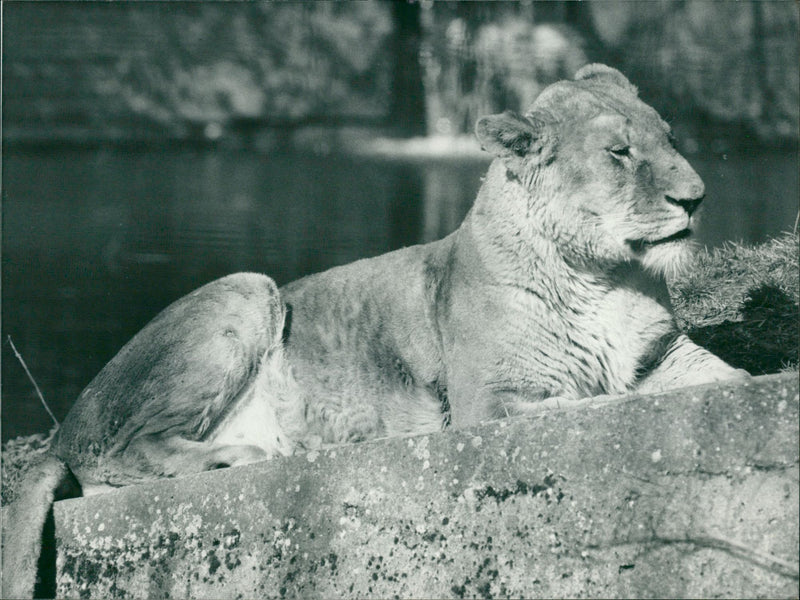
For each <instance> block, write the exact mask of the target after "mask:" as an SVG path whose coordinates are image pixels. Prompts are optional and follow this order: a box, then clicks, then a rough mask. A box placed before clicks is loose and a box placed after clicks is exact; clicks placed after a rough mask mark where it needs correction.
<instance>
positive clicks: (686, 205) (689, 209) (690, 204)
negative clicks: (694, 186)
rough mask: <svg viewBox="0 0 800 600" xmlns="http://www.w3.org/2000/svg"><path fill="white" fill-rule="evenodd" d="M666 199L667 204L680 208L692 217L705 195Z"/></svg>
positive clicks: (668, 197) (669, 197)
mask: <svg viewBox="0 0 800 600" xmlns="http://www.w3.org/2000/svg"><path fill="white" fill-rule="evenodd" d="M666 198H667V202H669V203H670V204H676V205H678V206H680V207H681V208H682V209H683V210H685V211H686V213H687V214H688V215H689V216H692V213H693V212H694V211H696V210H697V207H698V206H700V203H701V202H702V201H703V198H705V194H702V195H700V196H698V197H695V198H673V197H672V196H667V197H666Z"/></svg>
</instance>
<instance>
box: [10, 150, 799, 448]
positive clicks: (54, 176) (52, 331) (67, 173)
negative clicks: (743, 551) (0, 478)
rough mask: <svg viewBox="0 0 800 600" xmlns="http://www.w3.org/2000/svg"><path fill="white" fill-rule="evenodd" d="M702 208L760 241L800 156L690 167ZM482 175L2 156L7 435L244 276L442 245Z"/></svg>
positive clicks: (291, 272)
mask: <svg viewBox="0 0 800 600" xmlns="http://www.w3.org/2000/svg"><path fill="white" fill-rule="evenodd" d="M691 162H692V164H693V165H694V166H695V168H696V169H697V171H698V172H699V173H700V175H701V176H702V177H703V179H704V180H705V182H706V187H707V201H706V203H705V206H704V210H703V217H702V218H703V229H702V230H701V233H700V241H701V242H702V243H705V244H706V245H708V246H718V245H720V244H722V243H724V242H725V241H726V240H743V241H746V242H753V243H755V242H762V241H765V240H766V239H768V238H769V237H771V236H774V235H776V234H777V233H779V232H781V231H784V230H787V229H791V228H792V226H793V225H794V222H795V218H796V216H797V211H798V206H797V204H798V187H799V186H798V177H800V175H798V163H797V155H796V153H778V152H775V153H761V154H758V155H747V156H723V155H719V156H714V157H710V158H704V159H701V158H697V157H695V158H692V159H691ZM487 164H488V163H486V162H483V161H479V160H460V161H454V160H438V161H437V160H433V161H431V160H426V161H414V160H405V161H397V160H365V159H364V158H353V157H346V156H336V155H328V156H315V155H302V154H279V155H263V154H257V153H252V152H244V151H241V152H238V151H220V150H216V151H214V150H203V151H193V150H175V149H173V150H159V151H152V150H149V151H139V152H131V151H127V150H126V151H122V150H97V149H72V150H70V149H63V148H61V149H53V150H47V151H45V150H41V149H39V150H36V151H32V150H21V149H13V148H11V149H5V151H4V155H3V205H2V216H3V246H2V250H3V257H2V266H3V273H2V326H3V341H4V343H3V353H2V427H3V429H2V437H3V440H6V439H8V438H10V437H14V436H16V435H27V434H30V433H36V432H39V431H45V430H46V429H48V428H49V426H50V425H51V423H50V420H49V417H48V416H47V414H46V412H45V411H44V409H43V408H42V407H41V406H40V404H39V401H38V400H37V399H36V395H35V391H34V389H33V386H32V385H31V384H30V383H29V381H28V380H27V378H26V376H25V373H24V371H23V369H22V367H21V366H20V364H19V363H18V362H17V360H16V359H15V358H14V355H13V353H12V352H11V350H10V347H9V345H8V343H6V339H7V336H11V337H12V338H13V340H14V343H15V345H16V346H17V348H18V349H19V351H20V353H21V354H22V356H23V357H24V359H25V361H26V362H27V364H28V366H29V368H30V370H31V372H32V374H33V376H34V377H35V379H36V381H37V382H38V384H39V386H40V388H41V390H42V392H43V394H44V396H45V398H46V400H47V401H48V403H49V405H50V406H51V408H52V409H53V411H54V413H55V415H56V417H57V418H58V419H59V420H60V419H63V417H64V416H65V415H66V412H67V410H68V409H69V406H70V405H71V403H72V402H73V401H74V399H75V398H76V397H77V395H78V393H79V392H80V391H81V389H83V387H84V386H85V385H86V384H87V383H88V382H89V381H90V380H91V378H92V377H93V376H94V375H95V374H96V373H97V372H98V371H99V370H100V368H102V366H103V365H104V364H105V363H106V361H108V360H109V359H110V358H111V357H112V356H113V355H114V354H115V353H116V352H117V350H119V348H120V347H121V346H122V345H123V344H124V343H125V342H126V341H127V340H128V339H129V338H130V337H131V336H132V335H133V334H135V333H136V331H138V330H139V329H140V328H141V327H142V326H143V325H144V324H145V323H147V322H148V321H149V320H150V319H151V318H152V317H153V316H154V315H155V314H156V313H157V312H158V311H159V310H161V309H162V308H163V307H165V306H166V305H167V304H169V303H170V302H171V301H173V300H175V299H176V298H178V297H180V296H181V295H183V294H185V293H187V292H189V291H190V290H192V289H193V288H195V287H197V286H199V285H202V284H203V283H206V282H207V281H209V280H211V279H214V278H216V277H220V276H222V275H225V274H228V273H232V272H236V271H244V270H248V271H259V272H264V273H267V274H269V275H271V276H272V277H273V278H274V279H275V280H276V281H277V282H278V284H279V285H280V284H283V283H286V282H288V281H291V280H293V279H295V278H298V277H301V276H303V275H305V274H308V273H312V272H315V271H320V270H323V269H327V268H329V267H332V266H335V265H339V264H344V263H347V262H351V261H353V260H356V259H358V258H362V257H368V256H374V255H376V254H380V253H383V252H387V251H389V250H392V249H395V248H399V247H401V246H406V245H410V244H415V243H420V242H426V241H430V240H433V239H437V238H439V237H442V236H444V235H446V234H447V233H449V232H450V231H452V230H453V229H454V228H455V227H457V226H458V223H459V222H460V221H461V219H462V218H463V216H464V214H466V211H467V210H468V209H469V207H470V205H471V203H472V200H473V199H474V196H475V193H476V191H477V189H478V187H479V185H480V179H481V177H482V175H483V173H484V171H485V170H486V167H487Z"/></svg>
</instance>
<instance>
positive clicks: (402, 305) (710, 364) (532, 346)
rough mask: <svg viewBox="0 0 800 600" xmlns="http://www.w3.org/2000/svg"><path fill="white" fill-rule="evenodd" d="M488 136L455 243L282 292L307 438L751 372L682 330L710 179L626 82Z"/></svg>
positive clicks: (491, 121)
mask: <svg viewBox="0 0 800 600" xmlns="http://www.w3.org/2000/svg"><path fill="white" fill-rule="evenodd" d="M476 132H477V135H478V138H479V140H480V141H481V143H482V145H483V146H484V148H485V149H486V150H488V151H490V152H492V153H493V154H494V155H495V156H496V159H495V161H494V162H493V163H492V165H491V167H490V168H489V172H488V174H487V176H486V179H485V181H484V183H483V186H482V187H481V190H480V192H479V193H478V198H477V200H476V202H475V205H474V207H473V208H472V210H471V211H470V213H469V215H468V216H467V217H466V219H465V221H464V223H463V224H462V225H461V227H460V228H459V229H458V230H457V231H456V232H455V233H454V234H452V235H450V236H449V237H447V238H445V239H444V240H441V241H438V242H435V243H432V244H428V245H424V246H415V247H411V248H405V249H403V250H399V251H396V252H392V253H390V254H386V255H383V256H379V257H377V258H373V259H369V260H363V261H359V262H356V263H353V264H351V265H346V266H344V267H339V268H335V269H332V270H330V271H327V272H325V273H321V274H317V275H313V276H310V277H307V278H305V279H302V280H300V281H297V282H294V283H292V284H290V285H288V286H286V287H284V288H283V289H282V290H281V295H282V298H283V300H284V301H285V302H286V304H287V306H288V307H289V308H290V310H291V315H292V317H291V327H290V330H289V332H288V333H289V335H288V339H287V345H286V348H287V357H288V359H289V361H290V363H291V364H292V365H293V367H294V372H295V374H296V377H297V379H298V382H299V384H300V388H301V389H302V390H303V392H304V394H306V397H307V402H308V408H307V417H308V421H307V425H308V427H309V430H310V431H313V432H314V433H315V434H317V435H319V436H320V437H321V438H322V439H323V441H324V442H327V443H336V442H344V441H353V440H361V439H367V438H370V437H376V436H384V435H396V434H400V433H408V432H418V433H419V432H425V431H434V430H437V429H440V428H442V427H443V425H444V423H445V422H446V421H447V420H448V419H451V420H452V423H453V424H454V425H458V426H463V425H469V424H472V423H475V422H477V421H479V420H481V419H487V418H493V417H497V416H503V415H506V414H509V413H511V412H516V411H526V410H527V409H529V408H532V407H534V406H535V405H536V403H538V402H541V401H542V400H544V399H547V398H564V399H576V398H582V397H587V396H594V395H598V394H621V393H626V392H630V391H633V390H637V389H643V390H655V389H663V388H665V387H670V386H674V385H688V384H696V383H703V382H708V381H714V380H717V379H724V378H728V377H736V376H742V373H741V372H738V371H736V370H734V369H733V368H731V367H730V366H728V365H726V364H725V363H724V362H723V361H721V360H720V359H718V358H716V357H715V356H713V355H711V354H709V353H708V352H706V351H705V350H703V349H701V348H699V347H697V346H695V345H694V344H692V343H691V342H690V341H689V340H688V338H686V337H685V336H681V335H679V332H678V330H677V327H676V324H675V320H674V317H673V315H672V312H671V308H670V304H669V297H668V294H667V290H666V285H665V282H664V275H665V274H666V273H673V272H677V271H679V270H680V269H681V268H682V267H683V265H684V264H685V263H686V259H687V257H689V256H690V253H691V242H690V241H689V240H688V239H686V234H687V233H688V231H689V230H691V228H692V227H693V216H692V214H691V213H692V211H693V210H694V208H695V207H696V204H697V203H699V200H700V199H701V198H702V196H703V194H704V187H703V182H702V181H701V179H700V178H699V177H698V175H697V174H696V173H695V172H694V170H693V169H692V168H691V167H690V166H689V164H688V163H687V162H686V160H685V159H684V158H683V157H682V156H680V155H679V154H678V153H677V152H676V151H675V150H674V148H673V147H672V146H671V144H670V140H669V127H668V125H667V124H666V123H664V121H663V120H662V119H661V118H660V117H659V116H658V115H657V114H656V112H655V111H654V110H653V109H652V108H651V107H649V106H647V105H646V104H644V103H643V102H642V101H641V100H639V99H638V97H637V95H636V88H635V87H634V86H633V85H632V84H630V82H628V80H627V79H625V77H624V76H623V75H622V74H621V73H619V72H618V71H616V70H614V69H611V68H609V67H605V66H603V65H589V66H587V67H584V68H583V69H581V71H580V72H579V73H578V74H577V75H576V80H575V81H564V82H559V83H557V84H555V85H553V86H550V87H549V88H547V89H546V90H545V91H544V92H543V93H542V94H541V96H540V97H539V98H538V99H537V100H536V102H534V104H533V105H532V106H531V107H530V109H529V110H528V112H527V113H526V115H525V116H524V117H519V116H516V115H513V114H511V113H505V114H502V115H494V116H490V117H484V118H483V119H481V120H480V121H479V122H478V124H477V127H476ZM676 234H677V235H676ZM673 236H674V239H673ZM665 238H668V239H665Z"/></svg>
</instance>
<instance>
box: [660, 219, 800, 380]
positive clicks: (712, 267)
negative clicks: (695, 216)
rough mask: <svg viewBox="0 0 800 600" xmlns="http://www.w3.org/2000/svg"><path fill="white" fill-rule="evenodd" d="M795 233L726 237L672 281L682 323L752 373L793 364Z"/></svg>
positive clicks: (799, 332) (798, 276) (798, 275)
mask: <svg viewBox="0 0 800 600" xmlns="http://www.w3.org/2000/svg"><path fill="white" fill-rule="evenodd" d="M799 240H800V237H798V235H797V234H796V233H790V232H787V233H784V234H782V235H780V236H778V237H776V238H775V239H773V240H771V241H769V242H767V243H765V244H761V245H758V246H748V245H744V244H733V243H728V244H726V245H725V246H723V247H721V248H717V249H715V250H713V251H711V252H701V253H700V254H699V255H698V256H697V258H696V261H695V264H694V265H693V267H692V269H691V270H690V271H689V273H688V274H686V275H685V276H683V277H680V278H677V279H675V280H674V281H671V282H670V293H671V296H672V301H673V305H674V307H675V313H676V317H677V319H678V323H679V325H680V326H681V328H682V329H683V330H684V331H686V332H687V333H688V335H689V337H690V338H692V340H694V341H695V342H696V343H698V344H700V345H701V346H703V347H705V348H707V349H708V350H710V351H711V352H713V353H714V354H716V355H718V356H719V357H720V358H722V359H723V360H725V361H727V362H729V363H730V364H732V365H733V366H735V367H739V368H742V369H746V370H747V371H749V372H750V373H751V374H753V375H763V374H769V373H778V372H781V371H787V370H796V369H797V367H798V347H799V346H800V328H799V327H798V323H799V321H800V308H799V307H798V304H799V303H800V265H799V264H798V261H799V260H800V243H799Z"/></svg>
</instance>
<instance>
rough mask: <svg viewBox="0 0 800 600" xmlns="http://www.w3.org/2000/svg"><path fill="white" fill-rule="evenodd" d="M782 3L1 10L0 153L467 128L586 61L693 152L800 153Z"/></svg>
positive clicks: (33, 6)
mask: <svg viewBox="0 0 800 600" xmlns="http://www.w3.org/2000/svg"><path fill="white" fill-rule="evenodd" d="M799 14H800V9H799V8H798V5H797V4H796V3H794V2H784V1H763V2H736V3H716V2H715V3H711V2H706V1H704V0H690V1H687V2H670V1H665V0H662V1H654V2H618V1H609V2H584V3H575V2H547V3H537V2H503V3H492V2H432V1H430V0H429V1H426V2H422V3H420V4H408V3H405V2H340V3H329V2H323V3H286V4H284V3H271V2H255V3H234V4H221V3H208V4H202V3H131V2H117V3H75V4H71V3H28V2H20V3H10V4H7V5H6V6H5V10H4V17H3V18H4V29H5V36H4V46H3V62H4V66H3V83H4V85H3V106H4V108H3V124H4V137H5V139H6V140H9V141H13V140H25V141H31V140H38V141H70V140H72V141H76V140H77V141H92V140H143V139H144V140H161V139H179V140H185V139H199V140H217V139H220V138H223V139H225V138H232V137H243V136H244V137H248V136H250V135H252V134H253V132H254V131H255V132H259V131H263V130H276V129H278V130H279V129H281V128H284V129H285V128H293V127H296V126H300V125H308V124H310V123H316V124H323V125H331V126H339V125H342V124H359V125H367V126H380V127H383V128H389V129H391V130H393V131H394V132H396V133H398V134H400V135H409V134H417V133H423V132H428V133H436V134H459V133H464V132H470V131H471V128H472V124H473V123H474V120H475V117H476V116H477V115H478V114H483V113H485V112H489V111H497V110H502V109H506V108H512V109H520V108H521V107H523V106H524V105H525V104H527V103H528V102H530V100H531V99H532V98H533V97H535V95H536V94H537V93H538V91H539V90H540V89H541V88H542V87H543V86H545V85H547V84H549V83H551V82H552V81H554V80H557V79H560V78H562V77H566V76H570V75H571V74H572V73H574V71H575V70H576V69H577V67H579V66H580V65H581V64H583V63H584V62H586V61H587V60H592V61H594V60H600V61H605V62H608V63H610V64H612V65H614V66H617V67H619V68H620V69H622V70H623V71H624V72H625V73H626V74H628V75H629V76H630V78H631V79H632V80H633V81H635V82H636V84H637V85H638V86H639V87H640V89H641V90H642V95H643V96H644V97H645V99H646V100H648V101H649V102H651V103H653V104H654V105H655V106H656V108H657V109H658V110H660V111H662V112H664V113H666V114H667V115H674V116H675V117H678V116H680V117H685V116H686V115H689V117H690V120H691V121H692V122H693V123H694V125H693V131H690V132H687V133H689V134H690V135H691V137H693V138H698V142H697V143H702V142H703V141H704V138H709V139H712V138H715V137H720V136H721V137H730V136H735V137H737V138H745V139H746V140H750V141H753V140H751V139H750V138H753V139H754V140H757V141H758V142H761V143H767V144H770V145H774V144H785V143H787V142H788V143H796V142H797V140H798V105H799V104H800V101H799V100H798V87H799V85H800V84H799V81H800V80H799V78H798V56H799V51H798V37H799V33H798V32H799V31H800V25H799V22H800V18H799V16H798V15H799Z"/></svg>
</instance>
